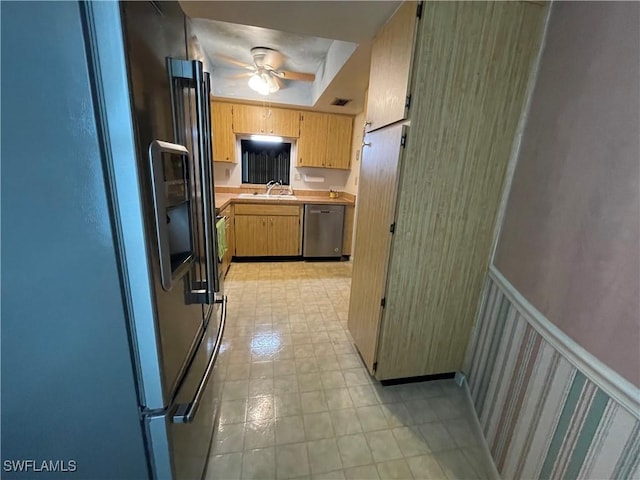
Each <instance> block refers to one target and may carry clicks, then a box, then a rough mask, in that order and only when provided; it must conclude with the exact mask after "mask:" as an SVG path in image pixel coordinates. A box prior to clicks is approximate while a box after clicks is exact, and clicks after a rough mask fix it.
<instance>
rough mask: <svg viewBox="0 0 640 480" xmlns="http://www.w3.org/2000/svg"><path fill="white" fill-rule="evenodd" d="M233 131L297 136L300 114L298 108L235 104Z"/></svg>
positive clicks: (298, 133)
mask: <svg viewBox="0 0 640 480" xmlns="http://www.w3.org/2000/svg"><path fill="white" fill-rule="evenodd" d="M233 131H234V132H235V133H238V134H262V135H277V136H281V137H291V138H297V137H298V136H299V135H300V114H299V112H298V111H297V110H287V109H284V108H268V107H261V106H257V105H243V104H235V105H234V106H233Z"/></svg>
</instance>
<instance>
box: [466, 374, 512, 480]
mask: <svg viewBox="0 0 640 480" xmlns="http://www.w3.org/2000/svg"><path fill="white" fill-rule="evenodd" d="M457 375H458V374H457V373H456V383H457V380H458V376H457ZM459 378H460V380H461V384H459V387H460V388H462V389H463V390H464V396H465V397H466V399H467V406H468V407H469V409H470V411H471V412H473V420H474V422H473V428H474V429H475V432H474V433H475V434H476V436H478V435H479V436H480V437H481V438H482V447H483V448H482V450H483V453H484V457H485V462H486V464H487V465H491V471H490V472H487V473H488V474H489V480H501V477H500V472H498V468H497V467H496V464H495V461H494V460H493V457H492V456H491V450H489V444H488V443H487V439H486V438H485V436H484V432H483V431H482V425H480V419H479V418H478V413H477V412H476V407H475V405H474V404H473V399H472V398H471V392H470V391H469V384H468V383H467V377H466V376H465V375H464V374H460V377H459Z"/></svg>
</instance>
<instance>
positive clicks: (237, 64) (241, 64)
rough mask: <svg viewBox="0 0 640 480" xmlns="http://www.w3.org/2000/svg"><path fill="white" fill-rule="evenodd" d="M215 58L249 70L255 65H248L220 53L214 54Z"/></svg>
mask: <svg viewBox="0 0 640 480" xmlns="http://www.w3.org/2000/svg"><path fill="white" fill-rule="evenodd" d="M215 57H216V58H219V59H220V60H222V61H223V62H227V63H230V64H231V65H235V66H236V67H242V68H246V69H249V70H253V69H254V68H255V67H254V66H253V65H249V64H248V63H244V62H241V61H239V60H236V59H235V58H231V57H227V56H226V55H222V54H221V53H217V54H215Z"/></svg>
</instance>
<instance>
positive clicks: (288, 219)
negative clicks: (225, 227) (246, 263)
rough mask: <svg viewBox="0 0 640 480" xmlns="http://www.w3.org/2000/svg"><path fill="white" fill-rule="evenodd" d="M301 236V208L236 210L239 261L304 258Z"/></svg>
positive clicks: (245, 206) (241, 207) (238, 207)
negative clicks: (263, 258)
mask: <svg viewBox="0 0 640 480" xmlns="http://www.w3.org/2000/svg"><path fill="white" fill-rule="evenodd" d="M301 232H302V228H301V207H299V206H297V205H257V204H255V205H254V204H237V205H236V206H235V235H234V236H235V249H236V252H235V255H236V256H237V257H265V256H269V257H277V256H295V255H300V253H301V251H302V242H301V240H302V236H301Z"/></svg>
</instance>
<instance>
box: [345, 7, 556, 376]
mask: <svg viewBox="0 0 640 480" xmlns="http://www.w3.org/2000/svg"><path fill="white" fill-rule="evenodd" d="M546 8H547V7H546V6H545V5H541V4H538V3H529V2H504V3H502V2H495V3H491V2H425V3H423V4H417V3H416V2H405V3H403V4H402V5H401V6H400V7H399V9H398V10H397V11H396V13H395V14H394V16H393V17H392V18H391V19H390V20H389V22H388V23H387V24H386V25H385V26H384V27H383V28H382V29H381V31H380V32H379V33H378V35H377V36H376V38H375V39H374V44H373V51H372V59H371V72H370V79H369V97H368V105H367V116H368V122H369V123H368V125H367V127H366V128H367V134H366V136H365V139H364V145H365V146H364V147H363V153H362V165H361V173H360V187H359V192H358V204H359V207H358V208H359V210H358V216H357V223H356V232H355V235H356V243H355V249H354V263H353V278H352V286H351V300H350V305H349V319H348V326H349V330H350V332H351V334H352V336H353V339H354V341H355V344H356V347H357V348H358V351H359V352H360V354H361V356H362V358H363V360H364V362H365V364H366V366H367V368H368V369H369V372H370V373H372V374H373V375H375V377H376V378H378V379H379V380H388V379H394V378H405V377H413V376H421V375H431V374H437V373H447V372H454V371H458V370H460V368H461V367H462V362H463V358H464V354H465V350H466V346H467V343H468V341H469V336H470V333H471V329H472V326H473V322H474V319H475V315H476V310H477V307H478V298H479V297H480V292H481V288H482V282H483V278H484V277H485V275H486V271H487V268H488V262H489V253H490V249H491V242H492V235H493V230H494V225H495V221H496V213H497V210H498V206H499V202H500V199H501V195H502V190H503V182H504V178H505V173H506V168H507V164H508V161H509V157H510V153H511V149H512V146H513V142H514V139H515V136H516V130H517V126H518V122H519V120H520V117H521V114H522V112H523V108H524V104H525V97H526V93H527V87H528V85H529V82H530V79H531V78H532V72H533V70H534V63H535V60H536V58H537V55H538V52H539V49H540V43H541V39H542V33H543V27H544V21H545V18H546Z"/></svg>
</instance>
